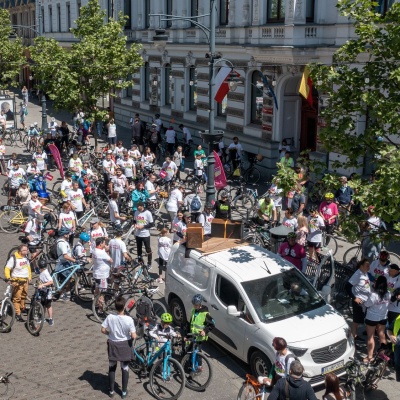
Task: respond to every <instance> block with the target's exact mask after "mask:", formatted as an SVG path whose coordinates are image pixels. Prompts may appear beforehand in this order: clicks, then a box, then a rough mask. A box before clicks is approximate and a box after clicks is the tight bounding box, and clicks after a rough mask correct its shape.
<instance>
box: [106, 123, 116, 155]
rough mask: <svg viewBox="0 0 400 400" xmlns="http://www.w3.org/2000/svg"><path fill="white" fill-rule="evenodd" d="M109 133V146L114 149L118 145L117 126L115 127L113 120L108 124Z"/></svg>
mask: <svg viewBox="0 0 400 400" xmlns="http://www.w3.org/2000/svg"><path fill="white" fill-rule="evenodd" d="M107 131H108V135H107V138H108V144H109V145H110V147H111V148H112V149H113V148H114V147H115V144H116V143H117V125H115V121H114V119H113V118H111V119H110V122H109V123H108V124H107Z"/></svg>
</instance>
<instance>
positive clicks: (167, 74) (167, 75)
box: [163, 64, 172, 106]
mask: <svg viewBox="0 0 400 400" xmlns="http://www.w3.org/2000/svg"><path fill="white" fill-rule="evenodd" d="M163 81H164V104H165V105H166V106H170V105H171V85H172V75H171V65H170V64H166V65H165V67H164V79H163Z"/></svg>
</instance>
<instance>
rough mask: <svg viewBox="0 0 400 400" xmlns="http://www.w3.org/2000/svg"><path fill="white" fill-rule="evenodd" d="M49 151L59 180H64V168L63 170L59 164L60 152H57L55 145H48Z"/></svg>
mask: <svg viewBox="0 0 400 400" xmlns="http://www.w3.org/2000/svg"><path fill="white" fill-rule="evenodd" d="M49 149H50V151H51V154H52V156H53V158H54V162H55V163H56V165H57V167H58V169H59V171H60V175H61V179H64V168H63V165H62V162H61V156H60V152H59V151H58V149H57V147H56V145H55V144H49Z"/></svg>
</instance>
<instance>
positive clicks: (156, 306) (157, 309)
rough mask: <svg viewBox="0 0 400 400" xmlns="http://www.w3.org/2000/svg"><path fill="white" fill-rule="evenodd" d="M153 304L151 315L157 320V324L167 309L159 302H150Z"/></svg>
mask: <svg viewBox="0 0 400 400" xmlns="http://www.w3.org/2000/svg"><path fill="white" fill-rule="evenodd" d="M152 302H153V313H154V317H155V318H156V320H157V323H160V322H161V315H162V314H164V313H167V312H168V309H167V307H166V306H165V305H164V303H163V302H162V301H161V300H152Z"/></svg>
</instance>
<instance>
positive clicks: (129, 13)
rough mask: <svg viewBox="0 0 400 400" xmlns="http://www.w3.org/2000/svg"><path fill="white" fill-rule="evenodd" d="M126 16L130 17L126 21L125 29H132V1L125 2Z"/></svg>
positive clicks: (125, 0) (126, 0)
mask: <svg viewBox="0 0 400 400" xmlns="http://www.w3.org/2000/svg"><path fill="white" fill-rule="evenodd" d="M124 15H126V16H128V17H129V18H128V19H127V20H126V23H125V29H131V19H132V2H131V0H124Z"/></svg>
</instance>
